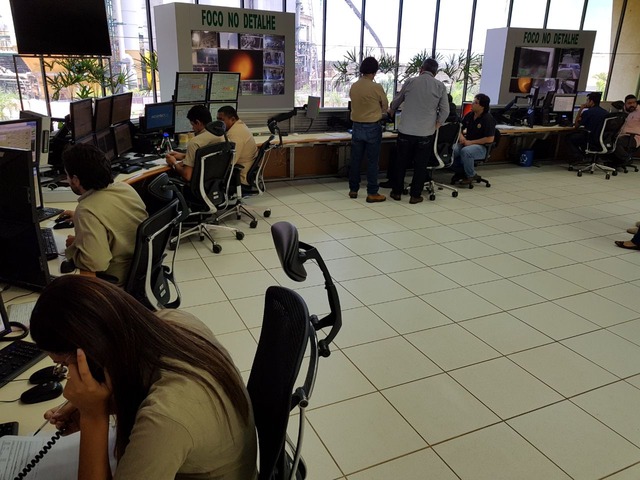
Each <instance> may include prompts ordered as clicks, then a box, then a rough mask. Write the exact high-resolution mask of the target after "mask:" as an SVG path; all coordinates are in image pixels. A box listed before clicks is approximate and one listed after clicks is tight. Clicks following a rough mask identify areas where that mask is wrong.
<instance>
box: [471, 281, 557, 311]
mask: <svg viewBox="0 0 640 480" xmlns="http://www.w3.org/2000/svg"><path fill="white" fill-rule="evenodd" d="M530 275H536V274H535V273H532V274H530ZM524 277H526V275H525V276H524ZM518 278H523V277H516V278H514V279H512V280H513V281H512V280H507V279H502V280H495V281H493V282H486V283H480V284H478V285H471V286H469V287H468V288H469V290H471V291H472V292H473V293H475V294H476V295H478V296H480V297H481V298H484V299H485V300H488V301H489V302H491V303H493V304H494V305H496V306H498V307H500V308H501V309H503V310H510V309H512V308H518V307H525V306H527V305H533V304H535V303H541V302H544V300H545V299H544V298H542V297H541V296H539V295H536V294H535V293H533V292H532V291H531V289H530V290H527V289H526V288H523V287H521V286H520V285H517V284H516V283H514V281H517V279H518ZM518 283H519V282H518Z"/></svg>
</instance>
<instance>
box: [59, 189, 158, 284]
mask: <svg viewBox="0 0 640 480" xmlns="http://www.w3.org/2000/svg"><path fill="white" fill-rule="evenodd" d="M147 216H148V215H147V211H146V210H145V205H144V203H143V202H142V199H141V198H140V196H139V195H138V193H137V192H136V191H135V190H134V189H133V187H131V185H128V184H126V183H122V182H117V183H112V184H110V185H109V186H107V187H106V188H103V189H102V190H89V191H88V192H86V193H84V194H83V195H81V196H80V197H79V198H78V207H77V208H76V211H75V214H74V217H73V222H74V226H75V240H74V242H73V243H72V244H71V245H70V246H69V247H67V249H66V251H65V255H66V256H67V259H69V260H73V261H74V263H75V264H76V266H77V267H78V268H81V269H83V270H88V271H90V272H105V273H107V274H109V275H113V276H114V277H116V278H117V279H118V282H117V283H118V285H121V286H122V285H123V284H124V282H125V280H126V278H127V274H128V273H129V267H130V265H131V259H132V258H133V250H134V248H135V244H136V231H137V229H138V225H140V224H141V223H142V222H143V221H144V220H145V219H146V218H147Z"/></svg>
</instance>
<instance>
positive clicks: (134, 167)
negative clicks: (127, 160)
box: [120, 165, 142, 173]
mask: <svg viewBox="0 0 640 480" xmlns="http://www.w3.org/2000/svg"><path fill="white" fill-rule="evenodd" d="M138 170H142V166H141V165H128V166H126V167H124V168H121V169H120V173H133V172H137V171H138Z"/></svg>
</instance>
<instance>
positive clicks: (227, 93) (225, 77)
mask: <svg viewBox="0 0 640 480" xmlns="http://www.w3.org/2000/svg"><path fill="white" fill-rule="evenodd" d="M239 93H240V74H239V73H237V72H211V74H210V75H209V101H210V102H233V103H235V102H237V101H238V94H239Z"/></svg>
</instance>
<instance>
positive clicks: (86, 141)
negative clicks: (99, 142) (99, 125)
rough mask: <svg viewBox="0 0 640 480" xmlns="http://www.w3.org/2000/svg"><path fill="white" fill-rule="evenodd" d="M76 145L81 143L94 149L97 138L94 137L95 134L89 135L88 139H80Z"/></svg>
mask: <svg viewBox="0 0 640 480" xmlns="http://www.w3.org/2000/svg"><path fill="white" fill-rule="evenodd" d="M74 143H81V144H83V145H91V146H93V147H95V146H96V138H95V137H94V136H93V133H92V134H90V135H87V136H86V137H82V138H79V139H78V140H76V141H75V142H74Z"/></svg>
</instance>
